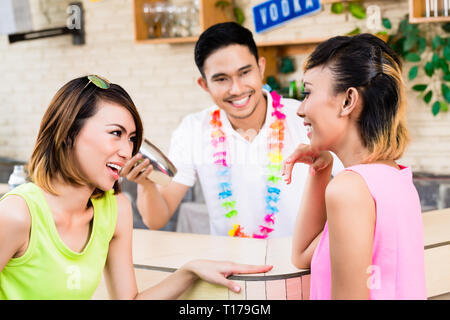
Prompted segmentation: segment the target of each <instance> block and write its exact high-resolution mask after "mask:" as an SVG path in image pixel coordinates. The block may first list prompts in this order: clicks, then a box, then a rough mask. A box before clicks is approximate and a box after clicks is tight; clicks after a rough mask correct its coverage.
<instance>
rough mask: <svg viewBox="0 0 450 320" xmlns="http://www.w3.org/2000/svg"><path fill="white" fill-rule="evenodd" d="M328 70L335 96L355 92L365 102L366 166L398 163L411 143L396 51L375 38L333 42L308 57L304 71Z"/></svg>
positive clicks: (363, 36)
mask: <svg viewBox="0 0 450 320" xmlns="http://www.w3.org/2000/svg"><path fill="white" fill-rule="evenodd" d="M317 66H327V67H328V68H329V69H330V70H331V72H332V74H333V78H334V79H333V80H334V86H333V89H334V93H335V94H337V93H342V92H345V91H346V90H347V89H348V88H350V87H354V88H356V89H357V90H358V91H359V92H360V94H361V96H362V101H363V107H362V110H361V113H360V115H359V118H358V120H357V121H358V126H359V132H360V135H361V139H362V141H363V144H364V146H365V147H366V148H367V149H368V150H369V156H368V157H367V158H366V159H364V162H365V163H368V162H373V161H377V160H397V159H399V158H400V157H401V156H402V155H403V152H404V151H405V148H406V146H407V144H408V143H409V137H408V131H407V128H406V124H405V116H406V97H405V85H404V82H403V78H402V65H401V62H400V60H399V58H398V57H397V56H396V54H395V53H394V52H393V51H392V49H391V48H390V47H389V46H388V45H387V44H386V43H385V42H384V41H383V40H381V39H379V38H377V37H376V36H373V35H371V34H360V35H357V36H353V37H347V36H338V37H334V38H331V39H328V40H326V41H324V42H322V43H321V44H319V46H317V48H316V49H315V50H314V52H313V53H312V54H311V55H310V56H309V57H308V59H307V61H306V63H305V65H304V70H305V71H307V70H309V69H312V68H314V67H317Z"/></svg>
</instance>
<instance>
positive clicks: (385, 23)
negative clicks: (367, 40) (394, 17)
mask: <svg viewBox="0 0 450 320" xmlns="http://www.w3.org/2000/svg"><path fill="white" fill-rule="evenodd" d="M382 23H383V27H385V28H386V29H390V28H392V24H391V20H389V19H388V18H383V20H382Z"/></svg>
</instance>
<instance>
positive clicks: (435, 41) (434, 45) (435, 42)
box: [431, 36, 441, 51]
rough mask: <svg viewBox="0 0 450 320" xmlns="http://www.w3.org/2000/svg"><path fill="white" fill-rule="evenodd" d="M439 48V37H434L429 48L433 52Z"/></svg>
mask: <svg viewBox="0 0 450 320" xmlns="http://www.w3.org/2000/svg"><path fill="white" fill-rule="evenodd" d="M440 46H441V37H440V36H435V37H434V38H433V41H432V42H431V48H432V49H433V51H436V50H437V49H438V48H439V47H440Z"/></svg>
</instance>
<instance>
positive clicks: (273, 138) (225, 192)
mask: <svg viewBox="0 0 450 320" xmlns="http://www.w3.org/2000/svg"><path fill="white" fill-rule="evenodd" d="M264 88H266V89H269V90H268V91H270V90H271V89H270V87H268V86H267V85H266V86H264ZM270 95H271V96H272V106H273V109H274V111H273V112H272V118H273V121H272V123H271V125H270V132H269V136H268V155H267V156H268V159H269V164H268V167H267V169H268V171H267V172H268V176H267V185H266V197H265V202H266V208H265V216H264V222H263V224H261V225H259V228H258V229H259V233H253V234H251V235H249V234H246V233H244V231H243V229H244V228H243V227H241V225H240V224H238V223H233V224H232V225H233V227H232V228H231V229H230V230H229V231H228V233H229V235H230V236H232V237H244V238H258V239H265V238H267V237H268V236H269V233H271V232H272V231H274V230H275V229H274V225H275V217H276V215H277V214H278V213H279V210H278V208H277V203H278V201H279V200H280V191H281V190H280V188H278V187H277V184H278V182H279V181H280V180H282V177H281V162H282V160H283V156H282V154H281V151H282V150H283V140H284V128H285V126H284V120H285V118H286V115H285V114H284V113H283V112H282V111H281V109H282V108H283V105H282V104H280V100H281V97H280V95H278V94H277V93H276V92H275V91H271V92H270ZM210 124H211V126H212V133H211V144H212V146H213V147H214V154H213V158H214V164H215V165H216V166H217V177H218V180H219V184H218V188H219V194H218V197H219V200H221V201H222V203H221V205H222V207H223V209H224V211H225V216H226V217H227V218H229V219H232V220H236V218H237V216H238V212H237V209H236V200H234V199H233V191H232V189H231V172H230V167H231V166H230V165H229V164H228V163H227V158H226V156H227V151H226V146H225V144H226V135H225V133H224V132H223V130H222V122H221V121H220V109H216V110H214V111H213V112H212V113H211V120H210Z"/></svg>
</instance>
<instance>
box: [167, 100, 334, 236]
mask: <svg viewBox="0 0 450 320" xmlns="http://www.w3.org/2000/svg"><path fill="white" fill-rule="evenodd" d="M264 95H265V96H266V99H267V112H266V120H265V122H264V125H263V127H262V128H261V130H260V131H259V132H258V133H257V134H256V132H255V131H254V132H251V131H249V132H247V134H249V135H253V136H254V139H253V140H251V142H250V141H248V140H246V139H245V138H244V137H243V136H242V135H241V134H239V133H238V132H237V131H236V130H234V129H233V127H232V126H231V124H230V121H229V120H228V118H227V116H226V114H225V112H223V111H221V113H220V116H221V122H222V130H223V131H224V133H225V135H226V152H227V163H228V165H230V164H231V170H230V171H231V185H232V192H233V196H232V199H233V200H236V207H235V208H236V210H237V211H238V215H237V216H236V217H233V218H231V219H230V218H227V217H225V214H226V213H227V211H226V210H225V209H224V208H223V207H222V205H221V204H222V202H223V200H221V199H219V196H218V195H219V192H220V191H219V180H218V177H217V170H218V169H217V168H218V166H217V165H214V158H213V154H214V152H216V151H217V150H215V148H214V147H213V145H212V144H211V132H212V126H211V124H210V123H209V122H210V121H211V112H213V111H214V110H216V109H217V107H216V106H214V107H211V108H208V109H206V110H203V111H200V112H198V113H194V114H190V115H188V116H186V117H185V118H184V119H183V121H182V122H181V124H180V125H179V126H178V128H177V129H176V130H175V131H174V133H173V135H172V140H171V147H170V153H169V158H170V159H171V161H172V162H173V163H174V165H175V166H176V167H177V169H178V173H177V174H176V176H175V177H174V179H173V181H175V182H178V183H181V184H184V185H186V186H193V185H194V183H195V181H196V174H197V175H198V177H199V180H200V183H201V186H202V189H203V193H204V197H205V201H206V205H207V208H208V213H209V218H210V219H209V221H210V230H211V234H214V235H228V231H229V230H230V229H231V228H232V226H233V223H239V224H240V225H241V227H243V228H244V229H243V232H244V233H246V234H248V235H251V234H252V233H259V228H258V226H259V225H264V217H265V215H266V214H267V213H266V210H265V209H266V201H265V197H266V196H267V171H268V169H267V166H268V164H269V159H268V135H269V134H270V125H271V124H272V122H273V120H274V117H273V116H272V112H273V111H274V109H273V107H272V97H271V95H270V93H269V92H267V91H264ZM281 104H282V105H284V107H283V108H282V109H281V111H282V112H283V113H284V114H285V115H286V119H285V122H284V123H285V131H284V141H283V145H284V147H283V150H282V155H283V159H286V158H287V157H288V156H289V155H290V154H291V153H292V152H293V151H294V149H295V147H296V146H297V145H298V144H300V143H306V144H308V143H309V139H308V137H307V135H306V128H305V126H304V124H303V119H301V118H300V117H299V116H297V114H296V112H297V109H298V107H299V105H300V102H299V101H297V100H293V99H284V98H283V99H282V100H281ZM255 135H256V136H255ZM336 162H338V164H337V165H336ZM336 168H337V170H339V169H341V168H342V164H341V163H340V161H339V160H337V159H336V158H335V168H334V169H333V173H335V171H336V170H335V169H336ZM308 169H309V166H308V165H305V164H296V165H295V166H294V169H293V172H292V182H291V184H290V185H287V184H286V183H285V182H284V180H281V181H279V182H278V183H277V184H276V185H275V187H277V188H279V189H280V190H281V192H280V200H279V201H278V202H277V208H278V210H279V212H278V213H277V214H275V225H274V226H273V228H274V229H275V230H274V231H273V232H271V233H270V234H269V238H274V237H287V236H292V234H293V230H294V225H295V219H296V216H297V212H298V210H299V207H300V202H301V199H302V195H303V189H304V185H305V182H306V178H307V176H308ZM227 200H228V199H227Z"/></svg>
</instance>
